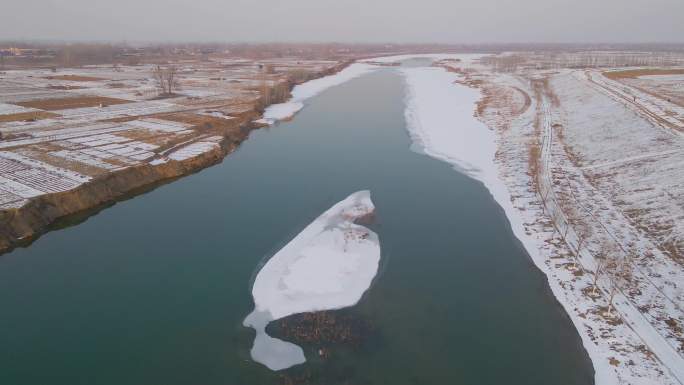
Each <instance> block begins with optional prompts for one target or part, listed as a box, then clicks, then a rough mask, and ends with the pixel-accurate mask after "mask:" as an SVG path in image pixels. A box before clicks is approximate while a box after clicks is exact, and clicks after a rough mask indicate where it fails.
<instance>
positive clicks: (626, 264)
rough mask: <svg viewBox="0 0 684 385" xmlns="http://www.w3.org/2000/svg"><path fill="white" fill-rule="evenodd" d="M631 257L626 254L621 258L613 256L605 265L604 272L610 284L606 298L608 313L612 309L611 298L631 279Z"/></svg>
mask: <svg viewBox="0 0 684 385" xmlns="http://www.w3.org/2000/svg"><path fill="white" fill-rule="evenodd" d="M632 259H633V257H632V256H631V255H629V254H628V255H625V256H624V257H622V258H615V259H614V260H613V261H612V263H611V264H610V265H608V266H607V267H608V269H607V270H606V272H607V274H608V279H610V285H611V290H610V298H609V299H608V314H611V313H612V311H613V299H614V298H615V294H617V292H618V291H619V290H620V289H622V288H623V287H624V286H625V285H626V284H627V282H629V281H630V279H631V276H632V269H633V265H632Z"/></svg>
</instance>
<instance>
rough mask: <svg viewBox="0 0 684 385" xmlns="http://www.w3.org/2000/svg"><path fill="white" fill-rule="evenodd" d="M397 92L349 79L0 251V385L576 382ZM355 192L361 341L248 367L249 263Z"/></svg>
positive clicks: (470, 184) (480, 201) (571, 358)
mask: <svg viewBox="0 0 684 385" xmlns="http://www.w3.org/2000/svg"><path fill="white" fill-rule="evenodd" d="M403 98H404V83H403V79H402V78H401V76H400V75H399V74H398V73H397V72H396V71H395V70H393V69H382V70H379V71H376V72H374V73H371V74H367V75H364V76H362V77H360V78H357V79H354V80H352V81H350V82H348V83H345V84H343V85H340V86H337V87H334V88H332V89H329V90H328V91H326V92H324V93H322V94H320V95H319V96H316V97H314V98H313V99H311V100H310V101H309V103H308V106H307V107H306V108H305V109H304V110H303V111H302V112H300V113H299V114H298V115H297V117H296V119H294V120H293V121H292V122H288V123H282V124H279V125H277V126H275V127H272V128H268V129H262V130H258V131H255V132H253V133H252V134H251V136H250V138H249V140H248V141H246V142H245V143H244V144H243V145H242V146H241V147H240V148H239V149H238V150H237V151H236V152H235V153H234V154H232V155H230V156H229V157H228V158H226V159H225V161H224V162H223V163H222V164H220V165H217V166H214V167H211V168H208V169H206V170H203V171H202V172H200V173H197V174H194V175H191V176H188V177H185V178H182V179H180V180H177V181H175V182H173V183H169V184H166V185H163V186H160V187H158V188H156V189H154V190H153V191H150V192H148V193H146V194H144V195H141V196H138V197H135V198H133V199H129V200H125V201H122V202H119V203H117V204H116V205H114V206H113V207H110V208H107V209H104V210H102V211H100V212H99V213H97V215H93V216H91V217H89V218H87V219H86V220H85V221H83V223H79V224H77V225H73V224H72V223H69V222H64V223H62V224H61V225H60V226H59V227H61V228H60V229H56V230H55V231H52V232H49V233H47V234H46V235H44V236H42V237H41V238H40V239H38V240H37V241H36V242H34V243H33V244H32V245H31V246H29V247H28V248H24V249H16V250H15V251H13V252H11V253H8V254H5V255H3V256H0V309H2V310H0V384H6V385H39V384H51V385H57V384H60V385H61V384H63V385H75V384H88V385H92V384H112V385H124V384H141V385H142V384H165V385H169V384H198V385H209V384H235V385H247V384H253V385H261V384H264V385H267V384H279V383H288V382H287V381H288V378H298V379H305V381H302V383H311V384H326V385H333V384H378V385H385V384H392V385H401V384H478V385H481V384H508V385H510V384H521V385H533V384H540V385H550V384H554V385H560V384H592V383H593V369H592V366H591V362H590V361H589V359H588V356H587V354H586V352H585V351H584V349H583V347H582V346H581V341H580V339H579V336H578V334H577V332H576V330H575V329H574V328H573V326H572V324H571V322H570V320H569V318H568V317H567V316H566V314H565V313H564V311H563V309H562V308H561V306H560V305H559V304H558V303H557V301H556V300H555V299H554V298H553V296H552V294H551V291H550V289H549V288H548V285H547V283H546V279H545V277H544V276H543V274H542V273H541V272H540V271H538V270H537V269H536V268H535V267H534V265H533V264H532V262H531V260H530V259H529V256H528V255H527V254H526V253H525V251H524V249H523V247H522V246H521V244H520V243H519V242H518V240H517V239H516V238H515V237H514V236H513V234H512V232H511V229H510V226H509V224H508V221H507V219H506V217H505V215H504V213H503V211H502V210H501V208H500V207H499V206H498V205H497V204H496V202H495V201H494V200H493V199H492V198H491V196H490V194H489V193H488V191H487V190H486V189H485V188H484V186H483V185H482V184H481V183H479V182H477V181H475V180H473V179H471V178H469V177H467V176H465V175H462V174H460V173H458V172H456V171H454V170H453V169H452V168H451V167H450V166H449V165H447V164H444V163H441V162H440V161H437V160H434V159H431V158H429V157H427V156H424V155H421V154H418V153H415V152H412V151H411V150H410V149H409V148H410V145H411V143H410V139H409V136H408V134H407V132H406V125H405V122H404V100H403ZM362 189H369V190H371V192H372V198H373V201H374V203H375V205H376V207H377V213H376V223H375V224H373V225H372V228H373V230H374V231H375V232H377V233H378V235H379V237H380V240H381V246H382V258H383V259H382V263H381V264H382V266H381V271H380V273H379V274H378V276H377V277H376V279H375V282H374V284H373V286H372V287H371V289H370V290H369V291H368V292H367V293H366V295H365V296H364V298H363V299H362V301H361V302H360V303H359V304H358V305H357V306H356V307H354V308H352V309H349V310H347V312H348V313H350V314H352V315H353V316H354V317H357V318H358V319H362V320H363V321H364V322H367V323H369V324H371V325H372V328H373V333H372V336H371V337H369V338H368V340H367V341H364V342H363V343H362V344H361V345H360V347H356V348H353V349H349V348H340V349H336V348H334V347H333V349H332V350H331V356H330V358H328V359H326V360H323V359H319V358H318V357H316V354H315V351H314V350H312V349H314V348H312V347H308V348H307V349H306V354H307V358H308V360H309V361H308V362H307V363H306V364H304V365H300V366H297V367H294V368H291V369H289V370H286V371H284V372H282V373H274V372H271V371H270V370H268V369H266V368H265V367H264V366H262V365H260V364H257V363H255V362H253V361H252V360H251V359H250V356H249V349H250V347H251V342H252V340H253V336H254V331H253V330H252V329H247V328H245V327H243V326H242V320H243V319H244V317H245V316H246V315H247V314H248V313H249V312H251V310H252V308H253V303H252V297H251V295H250V289H251V288H250V284H251V280H252V278H253V275H254V273H255V270H256V269H257V266H258V264H259V263H260V262H261V261H263V259H264V258H267V257H268V256H270V255H272V254H273V253H274V252H275V251H277V250H278V249H279V248H280V247H281V246H283V245H284V244H285V243H287V242H288V241H289V240H290V239H291V238H292V237H293V236H294V235H295V234H296V233H297V232H299V231H300V230H301V229H302V228H303V227H305V226H306V225H307V224H308V223H309V222H310V221H311V220H313V219H314V218H315V217H317V216H318V215H319V214H320V213H322V212H323V211H324V210H326V209H327V208H329V207H330V206H332V205H333V204H334V203H336V202H338V201H340V200H341V199H344V198H345V197H346V196H347V195H349V194H350V193H352V192H355V191H358V190H362ZM284 377H288V378H284Z"/></svg>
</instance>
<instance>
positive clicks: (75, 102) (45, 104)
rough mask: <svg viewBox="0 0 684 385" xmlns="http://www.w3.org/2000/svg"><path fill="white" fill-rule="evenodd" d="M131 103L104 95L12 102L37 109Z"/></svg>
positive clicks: (49, 109) (55, 109)
mask: <svg viewBox="0 0 684 385" xmlns="http://www.w3.org/2000/svg"><path fill="white" fill-rule="evenodd" d="M124 103H132V102H131V101H130V100H124V99H116V98H108V97H105V96H76V97H69V98H58V99H38V100H29V101H27V102H19V103H14V104H16V105H18V106H22V107H28V108H36V109H39V110H47V111H57V110H67V109H71V108H83V107H96V106H99V105H103V106H109V105H113V104H124Z"/></svg>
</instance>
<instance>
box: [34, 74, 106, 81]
mask: <svg viewBox="0 0 684 385" xmlns="http://www.w3.org/2000/svg"><path fill="white" fill-rule="evenodd" d="M45 79H49V80H68V81H72V82H98V81H101V80H107V79H103V78H96V77H94V76H83V75H54V76H46V77H45Z"/></svg>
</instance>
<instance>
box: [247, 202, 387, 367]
mask: <svg viewBox="0 0 684 385" xmlns="http://www.w3.org/2000/svg"><path fill="white" fill-rule="evenodd" d="M374 210H375V207H374V206H373V202H372V201H371V198H370V192H369V191H366V190H364V191H359V192H356V193H354V194H351V195H350V196H349V197H347V198H346V199H345V200H343V201H341V202H339V203H337V204H335V205H334V206H333V207H331V208H330V209H329V210H328V211H326V212H324V213H323V214H322V215H321V216H319V217H318V218H316V219H315V220H314V221H313V222H312V223H311V224H309V225H308V226H307V227H306V228H305V229H304V230H303V231H302V232H301V233H299V234H298V235H297V236H296V237H295V238H294V239H292V240H291V241H290V243H288V244H287V245H285V247H283V248H282V249H281V250H280V251H278V252H277V253H276V254H275V255H274V256H273V257H271V259H269V260H268V262H266V264H265V265H264V266H263V267H262V268H261V270H260V271H259V273H258V274H257V276H256V278H255V280H254V286H253V288H252V296H253V297H254V305H255V306H254V311H253V312H252V313H251V314H249V315H248V316H247V318H245V320H244V322H243V324H244V325H245V326H248V327H252V328H254V329H255V330H256V332H257V335H256V338H255V340H254V345H253V346H252V351H251V354H252V359H254V360H255V361H257V362H260V363H262V364H264V365H266V366H267V367H268V368H269V369H271V370H282V369H286V368H289V367H291V366H293V365H297V364H301V363H304V362H305V361H306V359H305V358H304V352H303V351H302V349H301V348H300V347H299V346H297V345H295V344H292V343H289V342H285V341H281V340H278V339H275V338H272V337H270V336H268V335H267V334H266V330H265V329H266V325H268V323H269V322H271V321H274V320H277V319H281V318H284V317H287V316H290V315H293V314H298V313H308V312H315V311H323V310H332V309H341V308H345V307H349V306H353V305H355V304H356V303H357V302H359V300H360V299H361V297H362V296H363V293H364V292H365V291H366V290H367V289H368V288H369V287H370V285H371V283H372V281H373V278H374V277H375V275H376V273H377V271H378V264H379V262H380V242H379V239H378V236H377V234H375V233H374V232H373V231H371V230H369V229H367V228H366V227H364V226H361V225H358V224H355V223H354V221H355V220H357V219H359V218H361V217H363V216H365V215H368V214H371V213H372V212H373V211H374Z"/></svg>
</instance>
